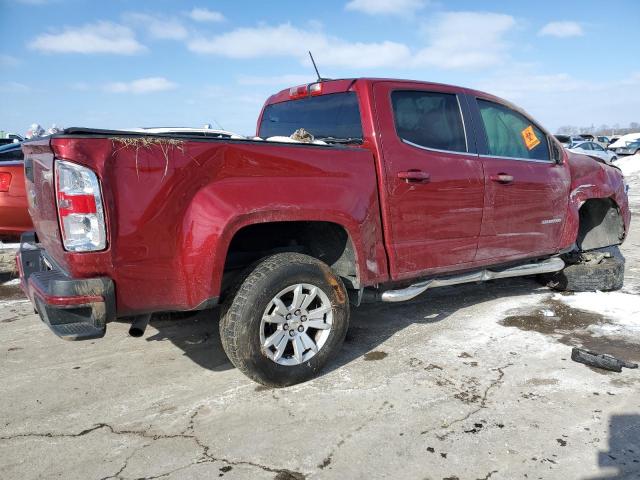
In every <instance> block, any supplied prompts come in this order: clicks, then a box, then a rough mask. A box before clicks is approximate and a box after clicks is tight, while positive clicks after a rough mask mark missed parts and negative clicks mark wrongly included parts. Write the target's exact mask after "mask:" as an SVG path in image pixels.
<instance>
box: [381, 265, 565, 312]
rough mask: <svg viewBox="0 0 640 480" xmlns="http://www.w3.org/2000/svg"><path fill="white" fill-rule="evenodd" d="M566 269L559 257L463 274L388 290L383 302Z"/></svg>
mask: <svg viewBox="0 0 640 480" xmlns="http://www.w3.org/2000/svg"><path fill="white" fill-rule="evenodd" d="M563 268H564V261H563V260H562V259H561V258H559V257H551V258H549V259H547V260H543V261H542V262H538V263H525V264H524V265H518V266H517V267H511V268H505V269H504V270H498V271H495V270H480V271H477V272H471V273H463V274H462V275H455V276H452V277H444V278H432V279H430V280H424V281H422V282H419V283H415V284H413V285H411V286H409V287H407V288H403V289H400V290H387V291H386V292H383V294H382V297H381V299H382V301H383V302H404V301H406V300H411V299H412V298H415V297H417V296H418V295H420V294H421V293H422V292H424V291H425V290H427V289H428V288H434V287H445V286H449V285H458V284H461V283H470V282H484V281H487V280H494V279H497V278H509V277H522V276H525V275H537V274H540V273H551V272H558V271H560V270H562V269H563Z"/></svg>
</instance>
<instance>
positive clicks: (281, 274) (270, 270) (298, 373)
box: [220, 253, 350, 387]
mask: <svg viewBox="0 0 640 480" xmlns="http://www.w3.org/2000/svg"><path fill="white" fill-rule="evenodd" d="M301 283H302V284H311V285H314V286H316V287H318V288H320V289H321V290H322V291H323V292H324V293H325V294H326V295H327V297H328V298H329V301H330V302H331V306H332V312H333V324H332V327H331V330H330V331H329V336H328V338H327V340H326V341H325V343H324V345H323V346H322V347H321V348H320V349H319V350H318V352H317V353H316V354H315V355H314V356H313V357H311V358H310V359H309V360H308V361H306V362H304V363H300V364H298V365H293V366H287V365H281V364H278V363H276V362H275V361H273V360H272V359H270V358H269V357H268V356H267V355H266V354H265V352H264V351H263V350H262V346H261V342H260V329H261V320H262V315H263V313H264V311H265V308H267V306H268V305H269V304H270V302H271V300H272V299H273V298H274V297H275V296H276V295H277V294H278V293H279V292H281V291H282V290H283V289H285V288H287V287H289V286H292V285H295V284H301ZM349 313H350V311H349V300H348V296H347V292H346V290H345V287H344V285H343V283H342V281H341V280H340V278H339V277H336V276H335V275H334V273H333V272H332V271H331V269H330V268H329V266H328V265H327V264H325V263H323V262H321V261H320V260H317V259H315V258H313V257H310V256H308V255H302V254H299V253H279V254H276V255H272V256H269V257H266V258H265V259H263V260H261V261H260V262H259V263H257V264H256V265H255V266H254V267H253V268H251V269H250V271H249V272H248V273H247V274H245V276H244V278H243V279H240V281H239V282H237V285H236V287H235V289H234V291H231V292H229V294H228V295H227V298H226V299H225V301H224V303H223V305H222V312H221V317H220V338H221V341H222V346H223V348H224V350H225V352H226V354H227V356H228V357H229V360H231V363H233V365H235V366H236V368H238V369H239V370H240V371H241V372H242V373H244V374H245V375H247V376H248V377H249V378H251V379H252V380H254V381H256V382H258V383H261V384H263V385H266V386H268V387H286V386H289V385H294V384H296V383H300V382H304V381H306V380H309V379H311V378H312V377H314V376H315V375H316V374H317V372H318V371H319V370H320V369H321V368H322V367H323V366H324V365H325V364H326V363H327V361H328V360H329V359H330V358H332V357H334V356H335V355H336V353H337V352H338V351H339V350H340V347H341V346H342V343H343V342H344V338H345V335H346V333H347V329H348V326H349Z"/></svg>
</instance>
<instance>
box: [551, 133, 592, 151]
mask: <svg viewBox="0 0 640 480" xmlns="http://www.w3.org/2000/svg"><path fill="white" fill-rule="evenodd" d="M554 137H555V138H556V140H558V141H559V142H560V143H561V144H562V146H563V147H564V148H571V145H575V144H576V143H582V142H584V141H585V139H584V138H582V137H581V136H579V135H561V134H558V135H554Z"/></svg>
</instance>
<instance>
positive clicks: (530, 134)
mask: <svg viewBox="0 0 640 480" xmlns="http://www.w3.org/2000/svg"><path fill="white" fill-rule="evenodd" d="M520 134H521V135H522V139H523V140H524V144H525V145H526V146H527V149H528V150H533V149H534V148H536V147H537V146H538V145H540V139H539V138H538V137H536V132H534V131H533V127H532V126H531V125H529V126H528V127H527V128H525V129H524V130H522V131H521V132H520Z"/></svg>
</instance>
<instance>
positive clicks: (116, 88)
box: [104, 77, 177, 94]
mask: <svg viewBox="0 0 640 480" xmlns="http://www.w3.org/2000/svg"><path fill="white" fill-rule="evenodd" d="M176 87H177V85H176V84H175V83H173V82H171V81H169V80H167V79H166V78H164V77H149V78H140V79H138V80H133V81H131V82H114V83H109V84H107V85H105V86H104V89H105V90H106V91H107V92H111V93H136V94H138V93H153V92H163V91H166V90H173V89H174V88H176Z"/></svg>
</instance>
